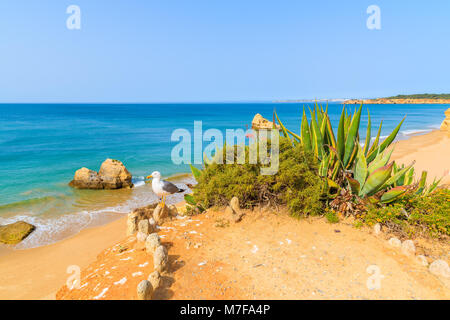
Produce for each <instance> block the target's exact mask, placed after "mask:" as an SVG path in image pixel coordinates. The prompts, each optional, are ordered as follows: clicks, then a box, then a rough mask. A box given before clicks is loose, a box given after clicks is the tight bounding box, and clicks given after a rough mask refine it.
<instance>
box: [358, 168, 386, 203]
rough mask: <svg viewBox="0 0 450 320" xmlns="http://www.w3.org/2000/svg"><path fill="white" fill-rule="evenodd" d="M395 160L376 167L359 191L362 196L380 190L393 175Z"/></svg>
mask: <svg viewBox="0 0 450 320" xmlns="http://www.w3.org/2000/svg"><path fill="white" fill-rule="evenodd" d="M392 165H393V162H391V163H390V164H388V165H386V166H384V167H381V168H378V169H376V170H375V171H374V172H372V173H371V174H370V175H369V176H368V177H367V180H366V183H365V184H364V187H363V188H362V189H361V192H360V193H359V196H360V197H364V196H371V195H374V194H375V193H377V192H378V191H380V189H381V187H382V186H383V185H384V184H385V183H386V181H387V180H388V179H389V177H390V176H391V172H392Z"/></svg>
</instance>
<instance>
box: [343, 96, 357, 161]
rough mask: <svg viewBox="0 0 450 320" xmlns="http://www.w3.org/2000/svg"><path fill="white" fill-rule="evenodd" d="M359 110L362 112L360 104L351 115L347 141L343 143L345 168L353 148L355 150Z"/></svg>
mask: <svg viewBox="0 0 450 320" xmlns="http://www.w3.org/2000/svg"><path fill="white" fill-rule="evenodd" d="M361 110H362V104H361V106H360V107H359V110H358V111H357V112H356V113H355V114H354V115H353V118H352V121H351V123H350V127H349V130H348V134H347V139H346V141H345V152H344V161H343V162H344V165H345V166H347V164H348V163H349V162H350V158H351V156H352V154H353V151H354V148H355V141H356V137H357V135H358V130H359V122H360V119H361Z"/></svg>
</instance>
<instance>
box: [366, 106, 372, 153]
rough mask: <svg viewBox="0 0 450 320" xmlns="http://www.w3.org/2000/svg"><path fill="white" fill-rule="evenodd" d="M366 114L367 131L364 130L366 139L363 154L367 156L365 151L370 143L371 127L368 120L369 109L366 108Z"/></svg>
mask: <svg viewBox="0 0 450 320" xmlns="http://www.w3.org/2000/svg"><path fill="white" fill-rule="evenodd" d="M367 115H368V120H367V131H366V141H365V143H364V155H365V156H367V152H368V151H369V145H370V139H371V136H370V131H371V129H372V123H371V121H370V112H369V109H367Z"/></svg>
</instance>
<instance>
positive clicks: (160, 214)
mask: <svg viewBox="0 0 450 320" xmlns="http://www.w3.org/2000/svg"><path fill="white" fill-rule="evenodd" d="M168 217H169V208H168V207H167V206H166V205H164V207H162V206H161V204H158V206H157V207H156V208H155V210H154V211H153V219H154V220H155V222H156V224H158V225H162V224H163V223H164V221H166V220H167V218H168Z"/></svg>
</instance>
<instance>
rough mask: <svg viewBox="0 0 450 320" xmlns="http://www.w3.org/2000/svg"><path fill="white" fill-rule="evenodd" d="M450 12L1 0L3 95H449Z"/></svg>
mask: <svg viewBox="0 0 450 320" xmlns="http://www.w3.org/2000/svg"><path fill="white" fill-rule="evenodd" d="M70 5H77V6H79V8H80V10H81V16H80V21H81V28H80V29H74V30H70V29H68V28H67V25H66V20H67V19H68V18H69V16H70V14H68V13H66V10H67V7H68V6H70ZM370 5H377V6H378V7H379V8H380V13H381V15H380V22H381V29H379V30H369V29H368V28H367V25H366V22H367V19H368V18H369V16H370V14H368V13H367V8H368V7H369V6H370ZM449 14H450V1H448V0H434V1H413V0H409V1H407V0H396V1H391V0H388V1H381V0H371V1H364V0H358V1H349V0H342V1H333V0H330V1H325V0H315V1H300V0H292V1H290V0H276V1H275V0H272V1H265V0H226V1H217V0H189V1H188V0H184V1H181V0H160V1H153V0H127V1H111V0H108V1H106V0H95V1H93V0H71V1H66V0H53V1H50V0H31V1H30V0H2V1H1V2H0V102H3V103H10V102H24V103H28V102H55V103H58V102H116V103H120V102H213V101H217V102H231V101H271V100H279V99H313V98H318V99H332V98H364V97H382V96H391V95H396V94H410V93H449V92H450V76H449V74H450V62H449V61H450V41H448V40H449V39H450V19H449V18H448V16H449Z"/></svg>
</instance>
